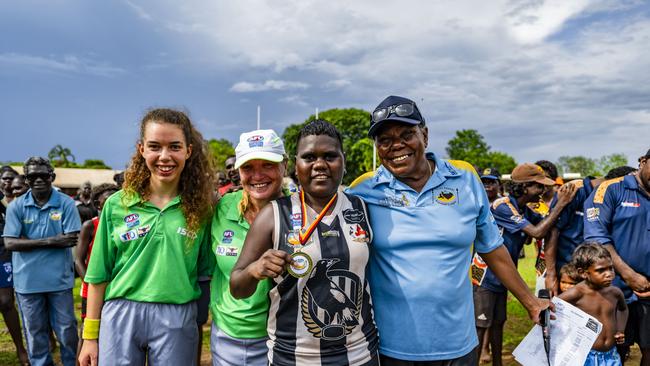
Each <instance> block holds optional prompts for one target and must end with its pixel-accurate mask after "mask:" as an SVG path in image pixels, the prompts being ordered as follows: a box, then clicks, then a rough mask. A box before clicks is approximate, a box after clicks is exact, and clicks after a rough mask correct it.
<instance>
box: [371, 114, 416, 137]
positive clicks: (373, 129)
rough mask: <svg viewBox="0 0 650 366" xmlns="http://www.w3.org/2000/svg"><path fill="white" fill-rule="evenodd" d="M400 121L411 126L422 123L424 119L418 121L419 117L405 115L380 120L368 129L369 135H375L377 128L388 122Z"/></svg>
mask: <svg viewBox="0 0 650 366" xmlns="http://www.w3.org/2000/svg"><path fill="white" fill-rule="evenodd" d="M391 121H393V122H400V123H406V124H408V125H411V126H415V125H419V124H420V123H422V121H418V120H417V119H411V118H405V117H390V118H386V119H383V120H381V121H379V122H375V123H374V124H372V125H371V126H370V129H368V136H370V137H373V136H375V134H376V133H377V130H378V129H379V128H380V127H381V126H383V125H384V123H386V122H391Z"/></svg>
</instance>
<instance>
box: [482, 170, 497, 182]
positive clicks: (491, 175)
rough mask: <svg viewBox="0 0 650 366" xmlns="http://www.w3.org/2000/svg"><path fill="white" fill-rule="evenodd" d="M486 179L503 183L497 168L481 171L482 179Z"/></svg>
mask: <svg viewBox="0 0 650 366" xmlns="http://www.w3.org/2000/svg"><path fill="white" fill-rule="evenodd" d="M484 178H485V179H494V180H498V181H501V174H499V171H498V170H497V168H485V169H483V171H481V179H484Z"/></svg>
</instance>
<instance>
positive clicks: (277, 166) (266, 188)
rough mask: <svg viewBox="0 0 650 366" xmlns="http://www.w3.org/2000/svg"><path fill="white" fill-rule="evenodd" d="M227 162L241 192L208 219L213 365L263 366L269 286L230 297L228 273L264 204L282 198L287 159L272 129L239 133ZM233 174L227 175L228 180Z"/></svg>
mask: <svg viewBox="0 0 650 366" xmlns="http://www.w3.org/2000/svg"><path fill="white" fill-rule="evenodd" d="M235 154H236V158H233V159H231V160H230V159H229V161H227V163H232V164H233V166H232V167H230V169H237V170H238V172H237V173H236V175H237V176H238V177H240V178H238V179H241V185H242V189H241V190H238V191H235V192H232V193H227V194H225V195H224V196H223V198H222V199H221V200H220V201H219V203H218V204H217V209H216V211H215V214H214V218H213V220H212V251H213V252H214V253H216V258H217V265H216V267H215V270H214V274H213V276H212V283H211V300H210V309H211V311H212V331H211V336H210V348H211V352H212V364H213V365H214V366H220V365H251V366H256V365H260V366H261V365H266V364H267V347H266V341H267V339H268V337H267V330H266V327H267V318H268V310H269V297H268V293H269V291H270V290H271V287H272V283H271V281H270V280H269V279H266V280H262V281H260V282H259V284H258V285H257V288H256V290H255V292H254V293H253V294H252V295H251V296H250V297H248V298H246V299H235V298H234V297H233V296H232V295H231V294H230V285H229V282H230V273H231V271H232V269H233V267H234V265H235V263H236V262H237V259H238V258H239V256H240V254H241V252H242V246H243V245H244V239H246V235H247V234H248V232H249V230H250V225H251V224H252V223H253V221H254V220H255V218H256V217H257V214H258V213H259V212H260V210H261V209H262V208H264V207H265V206H266V205H267V204H268V203H269V202H271V201H272V200H274V199H276V198H280V197H282V196H284V195H286V194H287V192H283V190H282V178H283V177H284V175H285V171H286V169H287V157H286V153H285V150H284V143H283V142H282V139H281V138H280V137H279V136H278V135H277V134H276V133H275V131H273V130H255V131H250V132H246V133H242V134H241V136H240V137H239V143H238V144H237V147H236V148H235ZM233 175H234V174H232V173H230V174H229V176H231V177H232V176H233Z"/></svg>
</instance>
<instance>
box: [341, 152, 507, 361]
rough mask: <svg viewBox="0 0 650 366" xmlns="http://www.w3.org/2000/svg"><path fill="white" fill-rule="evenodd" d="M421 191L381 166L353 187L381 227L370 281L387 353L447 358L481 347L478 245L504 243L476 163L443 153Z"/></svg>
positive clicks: (486, 247)
mask: <svg viewBox="0 0 650 366" xmlns="http://www.w3.org/2000/svg"><path fill="white" fill-rule="evenodd" d="M426 157H427V159H429V160H433V161H435V164H436V170H435V171H434V172H433V175H432V176H431V177H430V178H429V180H428V182H427V183H426V185H425V186H424V188H423V189H422V191H421V192H416V191H415V190H413V189H412V188H411V187H409V186H407V185H406V184H404V183H402V182H401V181H400V180H398V179H397V178H395V177H394V176H393V175H392V174H391V173H390V171H388V170H387V169H386V168H385V167H383V166H381V167H379V169H378V170H377V171H376V172H375V173H367V174H365V175H363V176H361V177H360V178H358V179H357V180H356V181H355V182H353V183H352V185H351V186H350V188H349V190H348V192H349V193H352V194H354V195H357V196H359V197H361V198H362V199H363V200H364V201H365V202H366V203H367V204H368V209H369V216H370V222H371V225H372V230H373V232H374V236H373V242H372V252H371V256H370V262H369V283H370V288H371V291H372V301H373V308H374V314H375V320H376V323H377V327H378V328H379V333H380V334H381V336H380V351H381V353H382V354H384V355H387V356H389V357H393V358H397V359H403V360H413V361H422V360H446V359H452V358H457V357H460V356H463V355H465V354H467V353H469V352H470V351H471V350H472V349H474V347H476V345H477V344H478V340H477V338H476V329H475V325H474V302H473V300H472V284H471V282H470V279H469V266H470V262H471V258H472V245H474V248H475V250H476V251H478V252H479V253H487V252H491V251H493V250H495V249H497V248H498V247H499V246H501V245H502V244H503V239H502V238H501V236H500V235H499V229H498V228H497V226H496V224H495V221H494V218H493V217H492V214H491V213H490V203H489V202H488V199H487V196H486V194H485V189H484V188H483V185H482V184H481V182H480V180H479V178H478V176H477V175H476V172H475V171H474V168H473V167H472V166H471V165H469V164H468V163H466V162H463V161H448V160H442V159H438V158H437V157H436V156H435V155H434V154H433V153H427V155H426Z"/></svg>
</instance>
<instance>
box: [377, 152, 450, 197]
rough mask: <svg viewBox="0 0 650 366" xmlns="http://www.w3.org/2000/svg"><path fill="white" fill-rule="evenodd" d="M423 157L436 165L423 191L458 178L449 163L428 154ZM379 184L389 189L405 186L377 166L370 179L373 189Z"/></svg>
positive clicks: (386, 170) (381, 166)
mask: <svg viewBox="0 0 650 366" xmlns="http://www.w3.org/2000/svg"><path fill="white" fill-rule="evenodd" d="M425 156H426V158H427V160H432V161H434V162H435V163H436V169H435V171H434V172H433V174H432V175H431V177H430V178H429V180H428V181H427V183H426V184H425V186H424V189H423V191H424V190H426V189H429V188H431V187H436V186H438V185H440V184H441V183H442V182H444V181H445V180H447V178H452V177H457V176H460V172H459V171H458V169H457V168H455V167H454V166H453V165H451V164H450V163H449V162H447V161H445V160H442V159H439V158H438V157H437V156H436V154H434V153H432V152H428V153H426V154H425ZM380 184H388V186H389V187H391V188H400V187H401V188H403V187H402V186H406V185H405V184H404V183H402V182H400V181H399V179H397V178H395V176H393V174H392V173H391V172H390V171H389V170H388V169H386V167H384V166H383V165H380V166H379V168H378V169H377V172H376V173H375V175H374V177H373V179H372V186H373V188H374V187H376V186H378V185H380ZM398 185H399V187H398Z"/></svg>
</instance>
